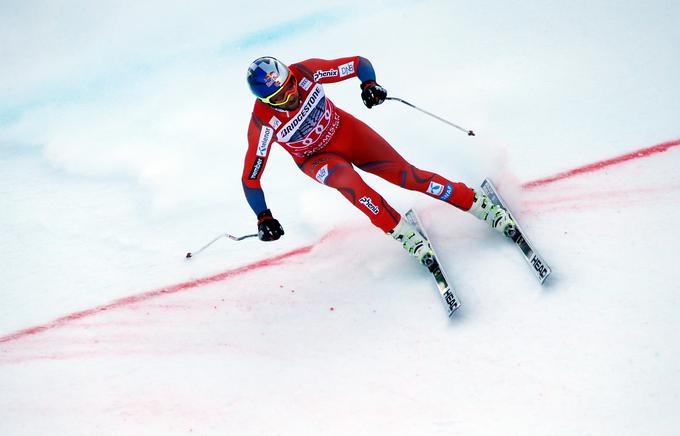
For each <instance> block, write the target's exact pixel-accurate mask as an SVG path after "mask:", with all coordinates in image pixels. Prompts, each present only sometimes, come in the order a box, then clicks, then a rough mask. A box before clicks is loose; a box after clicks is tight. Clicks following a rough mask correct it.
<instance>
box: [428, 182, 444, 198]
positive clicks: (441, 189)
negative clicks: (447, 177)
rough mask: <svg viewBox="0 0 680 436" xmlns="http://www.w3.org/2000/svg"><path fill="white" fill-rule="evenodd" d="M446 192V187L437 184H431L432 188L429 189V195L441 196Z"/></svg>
mask: <svg viewBox="0 0 680 436" xmlns="http://www.w3.org/2000/svg"><path fill="white" fill-rule="evenodd" d="M442 192H444V185H440V184H439V183H437V182H430V186H428V187H427V193H428V194H432V195H436V196H439V195H441V193H442Z"/></svg>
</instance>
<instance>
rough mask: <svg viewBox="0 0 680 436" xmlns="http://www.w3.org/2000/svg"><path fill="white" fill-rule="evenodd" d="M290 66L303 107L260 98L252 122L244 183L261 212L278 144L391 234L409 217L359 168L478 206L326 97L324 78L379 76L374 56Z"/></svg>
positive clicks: (468, 193)
mask: <svg viewBox="0 0 680 436" xmlns="http://www.w3.org/2000/svg"><path fill="white" fill-rule="evenodd" d="M289 69H290V73H291V74H292V75H293V76H294V77H295V79H296V80H297V83H298V90H299V92H300V104H299V106H298V107H297V109H295V110H292V111H286V110H282V109H277V108H274V107H272V106H269V105H267V104H266V103H264V102H262V101H260V100H256V102H255V107H254V108H253V114H252V118H251V120H250V125H249V127H248V151H247V152H246V157H245V163H244V167H243V175H242V182H243V189H244V192H245V194H246V199H247V200H248V203H249V204H250V206H251V208H252V209H253V211H254V212H255V214H260V213H261V212H263V211H265V210H266V209H267V205H266V203H265V198H264V193H263V191H262V188H261V185H260V178H261V177H262V173H263V172H264V169H265V166H266V164H267V157H268V156H269V152H270V147H271V145H272V144H273V143H278V144H279V145H280V146H281V147H283V148H284V149H285V150H286V151H287V152H288V153H290V155H291V156H292V157H293V159H294V160H295V162H296V163H297V165H298V166H299V168H300V169H301V170H302V171H303V172H304V173H305V174H307V175H308V176H309V177H311V178H313V179H314V180H316V181H317V182H319V183H322V184H324V185H327V186H330V187H332V188H335V189H337V190H338V191H339V192H340V193H341V194H342V195H343V196H345V198H347V199H348V200H349V201H350V202H352V204H353V205H354V206H355V207H356V208H357V209H359V210H360V211H361V212H363V213H364V214H365V215H366V216H367V217H368V218H369V219H370V220H371V222H372V223H373V224H374V225H375V226H377V227H379V228H380V229H382V231H383V232H385V233H387V232H389V231H390V230H392V229H393V228H394V227H395V226H396V225H397V223H398V222H399V220H400V219H401V215H400V214H399V213H398V212H397V211H396V210H394V209H393V208H392V207H391V206H390V205H389V204H388V203H387V201H385V199H384V198H383V197H382V196H381V195H380V194H378V193H377V192H376V191H375V190H373V189H372V188H371V187H370V186H368V185H367V184H366V183H365V182H364V180H363V179H362V178H361V176H360V175H359V173H357V171H356V169H355V167H356V168H359V169H362V170H364V171H367V172H369V173H372V174H375V175H377V176H380V177H382V178H383V179H385V180H387V181H389V182H391V183H394V184H395V185H399V186H401V187H402V188H406V189H410V190H413V191H419V192H423V193H425V194H427V195H429V196H431V197H434V198H437V199H439V200H441V201H444V202H447V203H450V204H452V205H454V206H456V207H458V208H460V209H462V210H468V209H470V207H471V206H472V202H473V200H474V191H473V190H472V189H470V188H468V187H467V186H466V185H465V184H463V183H457V182H452V181H450V180H448V179H445V178H444V177H442V176H440V175H438V174H435V173H432V172H429V171H425V170H421V169H418V168H416V167H415V166H413V165H411V164H410V163H408V162H407V161H406V160H405V159H404V158H403V157H401V156H400V155H399V153H397V152H396V151H395V150H394V148H392V146H390V144H389V143H387V141H385V140H384V139H383V138H382V137H381V136H380V135H378V134H377V133H376V132H375V131H374V130H373V129H371V128H370V127H368V126H367V125H366V124H364V123H363V122H361V121H359V120H358V119H356V118H354V117H353V116H352V115H350V114H348V113H347V112H345V111H343V110H341V109H340V108H338V107H336V106H335V105H334V104H333V102H332V101H331V100H330V99H328V98H327V97H326V95H325V93H324V88H323V86H322V84H324V83H334V82H339V81H341V80H347V79H349V78H352V77H358V78H359V79H360V80H361V81H362V82H366V81H368V80H373V81H374V80H375V73H374V70H373V67H372V66H371V64H370V62H368V61H367V60H366V59H364V58H362V57H359V56H354V57H347V58H340V59H335V60H322V59H309V60H306V61H302V62H299V63H296V64H293V65H290V66H289Z"/></svg>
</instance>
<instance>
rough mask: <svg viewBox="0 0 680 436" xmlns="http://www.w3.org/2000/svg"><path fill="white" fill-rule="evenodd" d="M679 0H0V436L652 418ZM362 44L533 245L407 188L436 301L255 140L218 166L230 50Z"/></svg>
mask: <svg viewBox="0 0 680 436" xmlns="http://www.w3.org/2000/svg"><path fill="white" fill-rule="evenodd" d="M679 20H680V6H678V4H677V3H676V2H670V1H651V2H644V4H643V3H640V2H618V3H616V4H613V3H611V2H605V1H588V2H581V1H576V2H528V1H520V2H502V1H494V0H489V1H478V2H474V3H472V2H470V3H453V2H451V3H449V2H436V1H424V2H417V3H415V4H411V3H410V2H400V1H392V2H389V1H384V2H376V3H372V4H368V5H367V4H362V3H360V2H358V1H357V2H353V1H350V2H347V1H345V2H337V3H333V2H326V3H325V4H323V5H314V6H309V5H306V4H305V3H303V2H295V1H293V2H286V3H285V4H284V5H280V4H272V5H266V6H261V8H260V10H258V11H255V10H253V8H252V6H250V5H245V4H243V5H237V4H228V3H225V2H207V1H203V2H186V3H180V2H177V3H171V4H168V3H167V2H153V1H151V2H136V3H135V4H125V5H123V4H122V3H120V2H96V3H91V2H70V3H67V4H61V3H44V2H35V1H22V2H4V3H3V7H2V8H0V39H1V40H2V41H3V44H2V46H1V47H0V53H1V54H2V59H3V68H2V69H0V92H1V94H0V162H1V163H2V171H0V191H1V195H0V211H2V212H1V213H0V228H1V229H2V231H1V232H0V249H1V250H2V253H3V254H4V256H3V263H2V267H1V268H2V269H1V270H0V271H1V273H2V274H1V276H2V282H1V285H0V296H1V297H2V305H0V434H3V435H12V436H15V435H47V434H49V435H155V434H159V435H161V434H162V435H174V434H177V435H189V434H195V435H224V434H237V435H268V434H272V435H308V434H309V435H318V434H338V435H347V434H356V435H378V434H394V435H401V434H403V435H414V434H416V435H435V434H442V435H449V434H460V435H499V434H503V435H547V434H549V435H575V434H578V435H588V434H591V435H617V436H618V435H650V434H653V435H677V434H678V433H679V432H680V418H678V414H677V410H679V409H680V363H678V362H680V341H678V339H677V337H676V336H677V333H678V332H679V331H680V317H678V316H677V313H678V309H680V271H678V264H680V262H679V261H678V254H677V247H678V245H679V244H680V231H679V230H678V226H677V221H678V220H677V216H678V214H679V213H680V171H679V168H680V145H674V146H670V147H669V148H668V149H667V151H664V152H660V153H653V154H649V155H647V154H644V153H641V154H640V156H638V157H637V158H633V159H628V160H626V161H623V162H619V163H616V164H612V165H608V166H604V165H603V166H599V167H594V168H593V171H589V172H583V173H579V174H576V175H573V176H570V177H565V178H563V179H561V180H558V181H555V182H552V183H545V184H539V185H537V186H535V187H529V186H527V185H526V183H527V182H530V181H532V180H536V179H540V178H543V177H548V176H551V175H554V174H556V173H559V172H563V171H569V170H571V169H573V168H577V167H581V166H583V165H588V164H591V163H593V162H598V161H602V160H605V159H610V158H613V157H616V156H620V155H624V154H626V153H629V152H632V151H635V150H639V149H643V148H646V147H651V146H655V145H657V144H660V143H670V144H677V143H678V141H677V140H678V138H680V123H679V121H680V119H679V118H678V114H679V113H680V85H678V81H677V77H678V76H679V75H680V57H678V55H677V47H679V46H680V27H678V26H677V23H678V22H679ZM263 54H272V55H275V56H277V57H279V58H281V59H283V60H284V61H287V62H293V61H296V60H300V59H305V58H309V57H326V58H332V57H340V56H347V55H354V54H360V55H363V56H366V57H367V58H369V59H371V61H372V62H373V64H374V66H375V67H376V70H377V73H378V79H379V81H380V82H381V84H383V85H384V86H385V87H386V88H387V89H388V91H390V93H391V94H392V95H394V96H398V97H402V98H404V99H406V100H409V101H411V102H413V103H415V104H417V105H420V106H422V107H423V108H425V109H427V110H430V111H432V112H434V113H437V114H439V115H441V116H443V117H446V118H450V119H451V120H453V121H454V122H456V123H458V124H461V125H463V126H466V127H468V128H471V129H474V130H475V131H476V132H477V133H478V136H477V137H475V138H468V137H466V136H465V135H462V134H460V132H457V131H455V130H453V129H451V128H450V127H448V126H446V125H444V124H441V123H439V122H437V121H436V120H433V119H431V118H428V117H426V116H424V115H422V114H420V113H418V112H415V111H413V110H412V109H409V108H408V107H406V106H403V105H401V104H398V103H396V102H387V103H385V104H384V105H383V106H381V107H379V108H375V109H372V110H370V111H368V110H366V109H365V108H364V107H363V105H362V104H361V101H360V99H359V96H358V86H357V83H356V81H349V82H342V83H340V84H336V85H329V86H326V91H327V93H328V94H329V95H330V97H331V98H332V99H333V100H334V101H335V102H336V103H337V104H338V105H339V106H340V107H342V108H344V109H346V110H348V111H350V112H352V113H353V114H355V115H356V116H358V117H359V118H361V119H363V120H364V121H366V122H368V123H369V124H370V125H371V126H373V127H374V128H375V129H376V130H377V131H378V132H380V133H381V134H382V135H383V136H385V137H386V138H387V139H388V140H389V141H390V142H391V143H392V144H393V145H394V146H395V147H396V148H397V149H398V150H399V151H400V152H401V153H402V154H403V155H404V156H405V157H406V158H407V159H408V160H410V161H412V162H413V163H414V164H416V165H418V166H420V167H422V168H426V169H431V170H434V171H437V172H440V173H442V174H443V175H445V176H448V177H450V178H452V179H456V180H461V181H464V182H466V183H469V184H471V185H475V184H478V183H480V182H481V181H482V179H483V178H484V177H485V176H490V177H492V178H493V179H494V181H495V182H496V184H497V186H498V187H499V189H500V191H501V193H502V194H503V195H504V197H505V198H506V200H508V202H509V204H511V205H512V207H513V209H514V211H515V213H516V214H517V215H518V216H519V217H520V219H521V220H522V223H523V225H524V227H525V230H526V231H527V232H529V234H530V236H531V239H532V240H533V241H534V242H535V243H536V245H537V246H538V247H539V248H540V249H541V251H542V254H543V255H544V256H545V258H546V259H547V260H548V261H549V262H550V264H551V266H552V267H553V275H552V276H551V278H550V279H549V281H548V282H547V284H546V286H544V287H541V286H539V285H538V284H537V282H536V280H535V278H534V277H533V275H532V274H531V272H530V271H529V269H528V268H527V266H526V265H525V264H524V262H523V260H522V258H521V257H520V256H519V254H518V253H517V252H516V250H515V249H514V248H513V247H512V245H510V244H508V243H506V241H504V240H503V239H502V238H500V237H499V236H498V235H496V234H494V233H492V232H491V231H489V230H487V229H486V228H485V227H484V226H483V225H482V224H481V223H479V222H478V221H476V220H474V219H473V218H471V217H470V216H469V215H467V214H463V213H461V212H459V211H457V210H456V209H454V208H451V207H448V206H446V205H444V204H442V203H438V202H436V201H433V200H431V199H429V198H427V197H425V196H423V195H419V194H416V193H412V192H406V191H402V190H400V189H398V188H396V187H394V186H391V185H389V184H387V183H386V182H383V181H381V180H378V179H376V178H375V177H373V176H370V175H366V179H367V180H368V181H369V183H371V184H372V185H373V186H374V187H376V188H377V189H378V190H379V191H380V192H382V193H383V194H384V195H385V196H386V197H387V199H388V200H389V201H390V202H391V203H392V205H393V206H395V207H396V208H398V209H399V210H401V211H406V210H407V209H408V208H409V207H412V206H415V207H416V208H418V210H419V211H420V214H421V218H422V219H423V221H424V224H425V225H426V226H427V228H428V231H429V233H430V236H431V237H432V239H433V241H434V243H435V245H436V247H437V249H438V251H439V253H440V256H441V257H442V258H443V262H444V263H445V264H446V266H447V267H448V271H449V275H450V276H451V278H452V281H453V282H454V285H455V287H456V289H457V293H458V295H459V297H460V298H461V300H462V302H463V306H462V308H461V309H460V310H459V311H458V312H456V314H455V316H454V318H453V319H450V320H449V319H448V318H447V317H446V316H445V310H444V308H443V307H442V305H441V303H440V301H439V300H438V296H437V294H436V291H435V288H434V286H433V283H432V281H431V278H430V277H429V276H428V274H427V272H426V271H424V270H423V269H422V268H421V267H420V266H419V265H417V264H416V263H415V262H413V260H412V259H410V258H409V257H408V256H406V255H405V254H404V253H403V252H402V250H401V248H399V246H398V245H395V243H394V242H393V241H392V240H390V239H389V238H386V237H385V236H383V235H381V234H380V232H378V231H376V230H375V229H374V228H373V227H371V225H370V223H368V221H367V220H366V219H365V218H364V217H363V216H362V215H360V214H358V213H357V212H356V211H355V210H354V208H353V207H351V206H350V205H349V204H348V203H347V202H346V201H345V200H344V199H343V198H342V197H341V196H340V195H338V194H337V193H336V192H334V191H332V190H329V189H328V188H326V187H323V186H321V185H318V184H315V183H310V181H309V179H308V178H307V177H306V176H304V175H302V174H301V173H300V172H299V170H297V168H296V167H295V166H294V165H292V162H291V160H290V158H289V157H288V156H287V155H286V153H285V152H283V151H282V150H280V149H274V151H273V155H272V158H271V159H270V161H269V164H268V168H267V172H266V174H265V180H264V186H265V192H266V193H267V200H268V204H269V206H270V207H271V208H272V210H273V211H274V213H275V215H276V216H277V218H279V220H280V221H281V222H282V223H283V225H284V227H285V229H286V236H285V237H284V238H283V239H282V240H280V241H278V242H276V243H270V244H264V243H260V242H259V241H256V240H252V239H251V240H247V241H243V242H240V243H234V242H231V241H227V240H222V241H220V242H218V243H216V244H215V245H213V246H212V247H210V248H209V249H208V250H206V251H205V252H204V253H202V254H200V256H197V257H196V258H194V259H192V260H190V261H187V260H186V259H185V258H184V254H185V253H186V252H187V251H190V250H196V249H198V248H199V247H200V246H202V245H203V244H205V243H206V242H208V241H209V240H211V239H212V238H213V237H215V236H216V235H218V234H220V233H223V232H230V233H234V234H243V233H250V232H252V231H253V230H254V225H255V223H254V217H253V216H252V212H251V211H250V210H249V208H248V206H247V204H246V202H245V200H244V198H243V195H242V192H241V186H240V180H239V177H240V172H241V165H242V156H243V151H244V147H245V129H246V126H247V122H248V117H249V112H250V108H251V105H252V98H251V97H250V96H249V94H248V90H247V87H246V86H245V81H244V73H245V69H246V68H247V65H248V64H249V62H250V61H251V60H252V59H254V58H255V57H257V56H260V55H263Z"/></svg>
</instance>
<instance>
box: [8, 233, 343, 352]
mask: <svg viewBox="0 0 680 436" xmlns="http://www.w3.org/2000/svg"><path fill="white" fill-rule="evenodd" d="M329 235H330V233H329V234H326V235H325V236H324V237H323V238H321V240H320V241H319V242H321V241H323V240H324V239H325V238H327V237H328V236H329ZM317 244H318V242H317ZM315 246H316V244H312V245H307V246H304V247H301V248H297V249H295V250H292V251H289V252H287V253H283V254H280V255H278V256H274V257H270V258H268V259H264V260H260V261H257V262H253V263H251V264H248V265H244V266H242V267H239V268H235V269H231V270H227V271H224V272H221V273H219V274H215V275H212V276H209V277H204V278H200V279H196V280H191V281H188V282H184V283H178V284H176V285H171V286H166V287H163V288H159V289H154V290H153V291H148V292H144V293H141V294H137V295H132V296H130V297H125V298H121V299H119V300H115V301H113V302H111V303H109V304H105V305H103V306H97V307H93V308H91V309H87V310H83V311H80V312H74V313H72V314H70V315H66V316H63V317H61V318H58V319H55V320H54V321H51V322H49V323H47V324H42V325H38V326H35V327H30V328H27V329H24V330H19V331H17V332H14V333H11V334H9V335H6V336H2V337H0V344H1V343H5V342H11V341H16V340H18V339H21V338H24V337H26V336H32V335H36V334H38V333H41V332H44V331H47V330H52V329H55V328H58V327H62V326H64V325H65V324H68V323H70V322H73V321H77V320H80V319H83V318H87V317H90V316H93V315H96V314H97V313H100V312H103V311H106V310H111V309H117V308H119V307H123V306H128V305H131V304H135V303H140V302H142V301H146V300H150V299H152V298H156V297H160V296H162V295H170V294H176V293H178V292H182V291H186V290H188V289H192V288H197V287H199V286H203V285H207V284H210V283H215V282H220V281H222V280H226V279H229V278H232V277H236V276H239V275H242V274H245V273H248V272H251V271H254V270H257V269H262V268H266V267H269V266H273V265H278V264H280V263H282V262H284V261H285V260H287V259H290V258H291V257H295V256H299V255H301V254H305V253H309V252H310V251H311V250H312V249H313V248H314V247H315Z"/></svg>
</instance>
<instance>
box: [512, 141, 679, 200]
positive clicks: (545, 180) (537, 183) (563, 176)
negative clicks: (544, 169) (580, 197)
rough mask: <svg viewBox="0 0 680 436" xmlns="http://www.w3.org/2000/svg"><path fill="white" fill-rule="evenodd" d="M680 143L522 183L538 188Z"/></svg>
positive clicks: (665, 143) (675, 142)
mask: <svg viewBox="0 0 680 436" xmlns="http://www.w3.org/2000/svg"><path fill="white" fill-rule="evenodd" d="M678 145H680V139H676V140H674V141H669V142H664V143H662V144H658V145H655V146H653V147H648V148H643V149H641V150H637V151H633V152H631V153H627V154H624V155H621V156H617V157H614V158H611V159H607V160H601V161H599V162H594V163H591V164H588V165H584V166H582V167H578V168H574V169H572V170H569V171H565V172H562V173H558V174H555V175H554V176H550V177H546V178H543V179H538V180H534V181H532V182H527V183H525V184H523V185H522V187H523V188H524V189H532V188H537V187H539V186H544V185H547V184H549V183H553V182H556V181H558V180H562V179H566V178H569V177H574V176H577V175H579V174H585V173H592V172H593V171H599V170H602V169H604V168H607V167H610V166H612V165H618V164H621V163H624V162H628V161H630V160H633V159H640V158H642V157H648V156H651V155H653V154H656V153H663V152H664V151H667V150H668V149H670V148H672V147H677V146H678Z"/></svg>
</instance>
